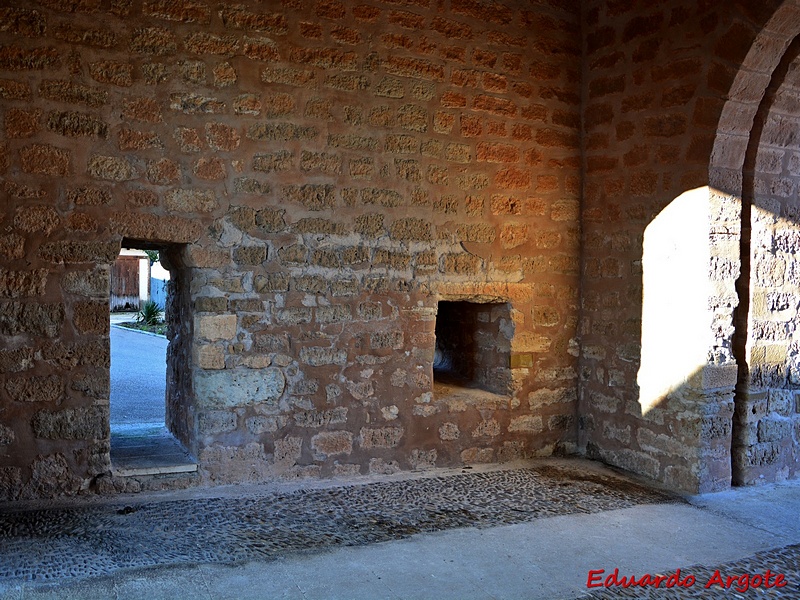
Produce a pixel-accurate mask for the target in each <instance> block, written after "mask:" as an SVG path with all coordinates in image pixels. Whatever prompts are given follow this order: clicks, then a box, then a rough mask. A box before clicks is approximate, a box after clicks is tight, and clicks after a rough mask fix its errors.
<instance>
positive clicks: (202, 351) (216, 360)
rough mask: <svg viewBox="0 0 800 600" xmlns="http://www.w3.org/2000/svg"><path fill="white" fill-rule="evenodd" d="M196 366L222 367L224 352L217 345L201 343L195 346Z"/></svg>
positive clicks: (202, 367)
mask: <svg viewBox="0 0 800 600" xmlns="http://www.w3.org/2000/svg"><path fill="white" fill-rule="evenodd" d="M196 360H197V366H198V367H200V368H201V369H224V368H225V353H224V352H223V350H222V348H220V347H219V346H211V345H208V344H206V345H203V346H200V347H199V348H197V354H196Z"/></svg>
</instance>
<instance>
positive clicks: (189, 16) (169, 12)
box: [142, 0, 211, 25]
mask: <svg viewBox="0 0 800 600" xmlns="http://www.w3.org/2000/svg"><path fill="white" fill-rule="evenodd" d="M142 13H143V14H144V15H146V16H148V17H157V18H159V19H164V20H167V21H180V22H182V23H200V24H201V25H205V24H208V22H209V21H210V20H211V8H210V7H209V6H208V5H207V4H205V3H204V2H199V1H196V0H145V2H144V5H143V6H142Z"/></svg>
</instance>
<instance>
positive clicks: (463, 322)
mask: <svg viewBox="0 0 800 600" xmlns="http://www.w3.org/2000/svg"><path fill="white" fill-rule="evenodd" d="M513 328H514V325H513V321H512V320H511V305H510V304H508V303H501V304H500V303H498V304H481V303H477V302H463V301H459V302H450V301H441V302H439V307H438V311H437V314H436V351H435V355H434V361H433V379H434V382H435V383H441V384H446V385H448V386H456V387H466V388H477V389H481V390H485V391H487V392H493V393H495V394H511V393H512V381H511V369H510V360H511V359H510V356H511V338H512V336H513Z"/></svg>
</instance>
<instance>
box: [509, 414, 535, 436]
mask: <svg viewBox="0 0 800 600" xmlns="http://www.w3.org/2000/svg"><path fill="white" fill-rule="evenodd" d="M508 430H509V431H510V432H515V431H522V432H527V433H541V432H542V431H544V423H543V422H542V417H540V416H539V415H523V416H521V417H515V418H513V419H511V423H509V425H508Z"/></svg>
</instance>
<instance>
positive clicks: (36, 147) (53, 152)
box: [19, 144, 71, 177]
mask: <svg viewBox="0 0 800 600" xmlns="http://www.w3.org/2000/svg"><path fill="white" fill-rule="evenodd" d="M19 154H20V161H21V167H22V170H23V171H24V172H25V173H36V174H41V175H53V176H62V177H63V176H65V175H68V174H69V173H70V157H71V154H70V152H69V150H64V149H63V148H56V147H55V146H50V145H48V144H33V145H31V146H26V147H25V148H21V149H20V151H19Z"/></svg>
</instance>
